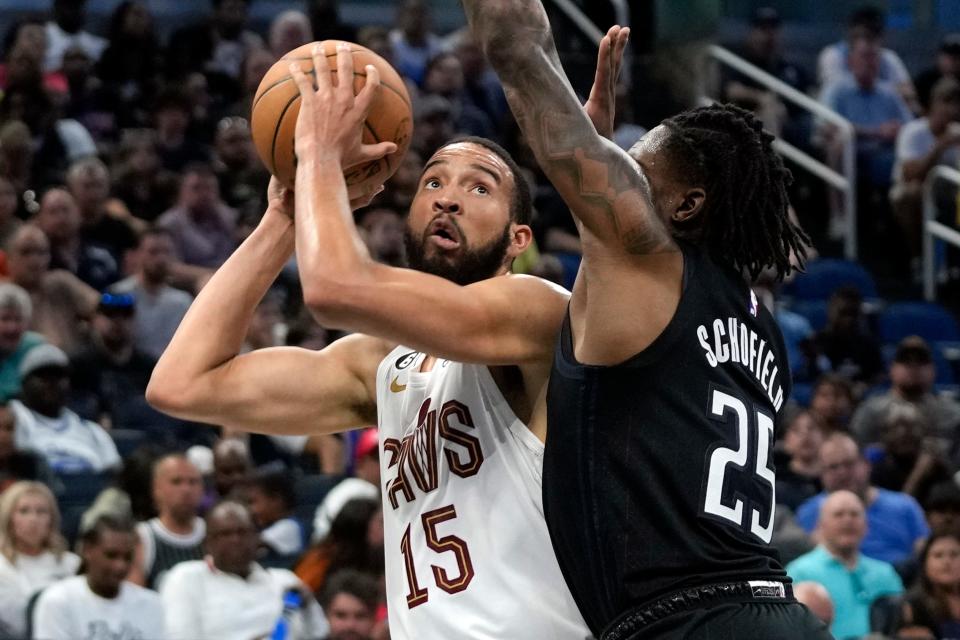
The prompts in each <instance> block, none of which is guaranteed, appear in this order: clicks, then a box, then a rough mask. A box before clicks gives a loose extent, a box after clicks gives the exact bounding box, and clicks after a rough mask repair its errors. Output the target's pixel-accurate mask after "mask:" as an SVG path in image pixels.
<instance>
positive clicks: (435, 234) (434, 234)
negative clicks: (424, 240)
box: [427, 219, 460, 251]
mask: <svg viewBox="0 0 960 640" xmlns="http://www.w3.org/2000/svg"><path fill="white" fill-rule="evenodd" d="M427 236H428V237H429V238H430V239H431V240H432V241H433V243H434V244H435V245H436V246H438V247H439V248H441V249H444V250H447V251H451V250H453V249H458V248H459V247H460V232H459V231H458V230H457V228H456V227H455V226H453V225H452V224H451V223H450V222H447V221H446V220H439V219H438V220H434V221H433V223H431V225H430V228H429V229H428V232H427Z"/></svg>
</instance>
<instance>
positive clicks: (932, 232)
mask: <svg viewBox="0 0 960 640" xmlns="http://www.w3.org/2000/svg"><path fill="white" fill-rule="evenodd" d="M941 180H942V181H945V182H952V183H953V184H955V185H957V186H958V187H960V171H957V170H956V169H951V168H950V167H947V166H944V165H937V166H935V167H934V168H933V169H931V170H930V173H929V174H928V175H927V179H926V180H924V182H923V227H922V233H923V297H924V298H926V299H927V300H929V301H930V302H933V301H934V300H936V297H937V274H936V268H937V264H936V263H937V259H936V258H937V257H936V255H935V254H936V252H935V248H936V246H935V244H934V240H935V239H939V240H942V241H944V242H949V243H950V244H952V245H953V246H955V247H958V248H960V232H958V231H957V230H956V229H953V228H951V227H948V226H947V225H945V224H942V223H940V222H937V220H936V218H937V203H936V200H935V199H934V195H933V187H934V185H935V184H936V183H937V182H939V181H941Z"/></svg>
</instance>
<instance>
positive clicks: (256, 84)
mask: <svg viewBox="0 0 960 640" xmlns="http://www.w3.org/2000/svg"><path fill="white" fill-rule="evenodd" d="M350 42H354V40H351V41H350ZM276 61H277V58H276V57H275V56H274V55H273V53H271V52H270V50H269V49H253V50H251V51H250V52H248V53H247V56H246V57H245V58H244V59H243V65H242V66H241V68H240V70H241V75H240V97H239V98H238V99H237V100H236V101H235V102H234V103H233V104H232V105H230V106H229V107H228V108H227V109H226V110H225V111H224V115H225V116H235V117H238V118H249V117H250V114H251V112H252V111H253V98H254V96H255V95H256V94H257V89H259V88H260V81H261V80H262V79H263V76H264V75H266V73H267V71H269V70H270V67H272V66H273V64H274V63H275V62H276Z"/></svg>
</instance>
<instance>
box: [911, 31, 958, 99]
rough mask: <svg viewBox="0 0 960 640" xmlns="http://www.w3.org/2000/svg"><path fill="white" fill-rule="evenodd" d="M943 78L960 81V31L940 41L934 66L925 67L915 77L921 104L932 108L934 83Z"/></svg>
mask: <svg viewBox="0 0 960 640" xmlns="http://www.w3.org/2000/svg"><path fill="white" fill-rule="evenodd" d="M943 78H953V79H954V80H957V81H960V33H949V34H947V35H946V36H944V38H943V40H941V41H940V47H939V48H938V49H937V59H936V63H935V64H934V66H932V67H929V68H927V69H924V70H923V71H921V72H920V74H919V75H917V77H916V78H915V79H914V84H915V85H916V87H917V97H918V98H919V99H920V105H921V106H922V107H923V108H924V110H927V109H929V108H930V96H931V94H932V92H933V87H934V85H936V84H937V82H939V81H940V80H942V79H943Z"/></svg>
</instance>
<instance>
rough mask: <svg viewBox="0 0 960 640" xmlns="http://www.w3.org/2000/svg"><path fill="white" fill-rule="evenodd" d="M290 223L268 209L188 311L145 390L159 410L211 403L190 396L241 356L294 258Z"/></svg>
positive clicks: (188, 410) (182, 411) (182, 412)
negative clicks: (257, 315)
mask: <svg viewBox="0 0 960 640" xmlns="http://www.w3.org/2000/svg"><path fill="white" fill-rule="evenodd" d="M293 246H294V234H293V224H292V221H291V220H290V218H288V217H287V216H285V215H284V214H283V213H280V212H277V211H273V210H270V209H268V210H267V212H266V214H264V217H263V220H262V221H261V223H260V224H259V225H258V226H257V228H256V229H254V231H253V233H252V234H250V237H248V238H247V239H246V241H244V243H243V244H242V245H240V247H239V248H238V249H237V250H236V251H235V252H234V254H233V255H232V256H230V258H229V259H228V260H227V261H226V262H225V263H224V264H223V266H222V267H220V269H219V270H217V272H216V273H215V274H214V275H213V277H212V278H211V279H210V281H209V282H208V283H207V285H206V286H205V287H204V288H203V290H202V291H201V292H200V294H199V295H198V296H197V298H196V300H194V302H193V304H192V305H191V306H190V310H189V311H188V312H187V315H186V316H185V317H184V319H183V321H182V322H181V323H180V327H179V328H178V329H177V332H176V334H175V335H174V336H173V339H172V340H171V341H170V344H169V345H168V346H167V348H166V350H165V351H164V353H163V355H162V356H161V357H160V361H159V362H158V363H157V366H156V367H155V368H154V371H153V375H152V376H151V378H150V385H149V386H148V388H147V399H148V400H149V401H150V403H151V404H152V405H154V406H155V407H157V408H158V409H160V410H162V411H169V412H173V413H177V414H178V415H185V412H186V414H192V413H194V410H195V409H196V410H200V408H199V407H196V408H192V405H194V404H196V403H199V402H206V401H212V400H213V399H212V398H206V399H205V398H203V397H200V395H198V394H194V393H192V391H193V390H197V389H203V388H204V387H205V385H202V384H200V382H201V381H202V379H203V378H204V377H205V376H207V375H209V374H210V373H211V372H212V371H214V370H215V369H217V368H218V367H220V366H221V365H223V364H224V363H226V362H228V361H230V360H231V359H232V358H234V357H236V356H237V354H238V353H240V349H241V348H242V346H243V341H244V339H245V338H246V334H247V330H248V328H249V326H250V322H251V320H252V318H253V313H254V310H255V309H256V307H257V305H258V304H259V303H260V301H261V300H262V299H263V296H264V295H266V293H267V290H268V289H269V288H270V285H271V284H273V282H274V281H275V280H276V279H277V276H278V275H279V274H280V270H281V269H282V268H283V265H284V264H286V262H287V260H289V259H290V256H291V254H292V253H293Z"/></svg>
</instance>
